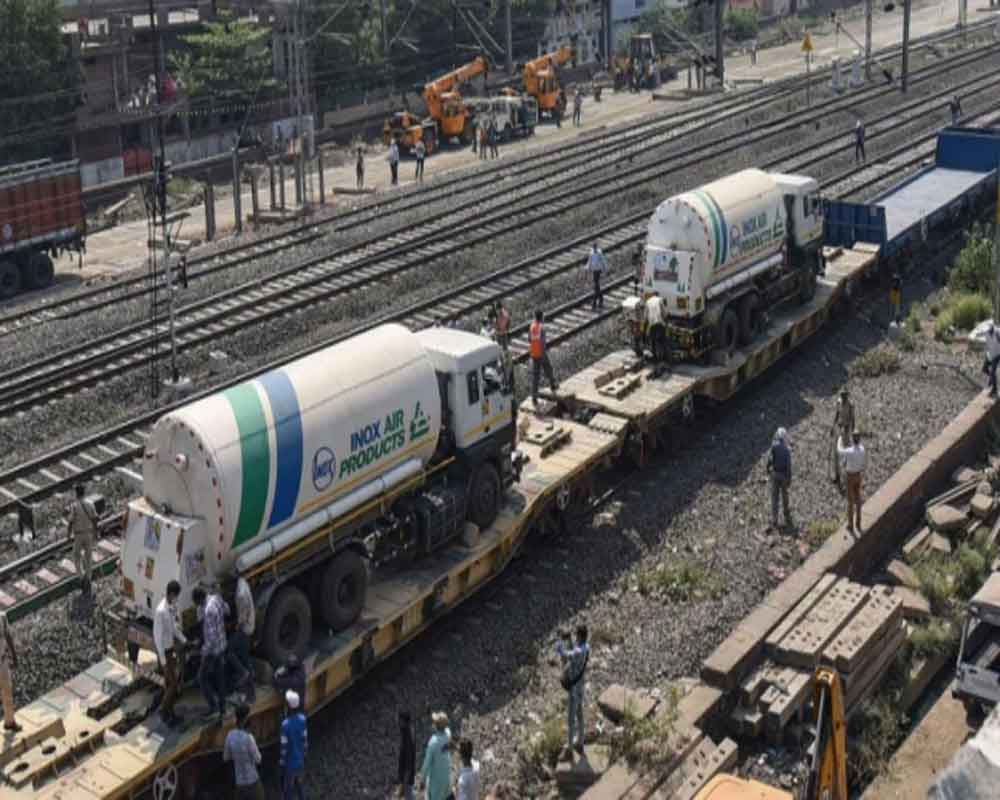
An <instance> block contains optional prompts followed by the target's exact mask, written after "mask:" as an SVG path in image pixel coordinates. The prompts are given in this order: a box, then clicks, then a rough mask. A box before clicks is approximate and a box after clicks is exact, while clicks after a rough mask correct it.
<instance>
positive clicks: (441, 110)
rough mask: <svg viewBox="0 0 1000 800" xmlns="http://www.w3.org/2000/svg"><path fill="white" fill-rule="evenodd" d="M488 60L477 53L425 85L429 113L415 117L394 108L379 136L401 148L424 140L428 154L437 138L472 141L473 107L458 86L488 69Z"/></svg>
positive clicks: (435, 146)
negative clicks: (425, 116)
mask: <svg viewBox="0 0 1000 800" xmlns="http://www.w3.org/2000/svg"><path fill="white" fill-rule="evenodd" d="M489 68H490V64H489V62H488V61H487V60H486V58H485V57H483V56H476V58H474V59H473V60H472V61H470V62H469V63H468V64H463V65H462V66H461V67H459V68H458V69H454V70H452V71H451V72H448V73H446V74H444V75H442V76H441V77H440V78H437V79H436V80H433V81H431V82H429V83H427V84H425V85H424V92H423V94H424V102H425V103H426V104H427V113H428V115H429V116H428V117H427V118H426V119H422V120H421V119H418V118H417V117H416V115H415V114H412V113H411V112H409V111H397V112H396V113H395V114H393V115H392V116H391V117H389V118H388V119H387V120H386V121H385V125H384V127H383V129H382V139H383V141H384V142H385V143H386V144H387V145H388V144H389V142H391V141H392V140H393V139H395V140H396V142H397V144H398V145H399V147H400V148H401V149H402V150H411V149H412V148H413V147H414V146H416V144H417V141H418V140H423V142H424V146H425V147H426V148H427V154H428V155H430V154H431V153H432V152H433V151H434V150H436V149H437V146H438V142H441V141H447V140H448V139H452V138H454V137H458V138H460V139H461V140H462V142H463V143H464V144H470V143H471V142H472V124H471V123H472V110H471V109H470V108H469V105H468V104H467V103H466V102H465V100H463V98H462V95H461V94H460V93H459V91H458V87H459V86H460V85H461V84H463V83H465V82H466V81H470V80H472V79H473V78H475V77H476V76H478V75H482V74H484V73H486V72H488V71H489Z"/></svg>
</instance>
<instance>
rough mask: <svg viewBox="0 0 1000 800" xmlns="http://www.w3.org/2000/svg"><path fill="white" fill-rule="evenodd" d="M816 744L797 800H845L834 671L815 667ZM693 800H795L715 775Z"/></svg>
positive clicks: (839, 696) (842, 727)
mask: <svg viewBox="0 0 1000 800" xmlns="http://www.w3.org/2000/svg"><path fill="white" fill-rule="evenodd" d="M813 708H815V709H816V741H815V742H814V743H813V747H814V750H813V758H812V766H811V768H810V770H809V782H808V783H807V784H806V790H805V794H803V795H801V800H847V730H846V721H845V719H844V695H843V690H842V687H841V683H840V676H839V675H838V674H837V671H836V670H835V669H830V668H829V667H819V668H818V669H817V670H816V675H815V676H814V678H813ZM695 800H795V799H794V795H792V794H790V793H789V792H786V791H783V790H781V789H775V788H774V787H772V786H768V785H767V784H765V783H760V782H759V781H753V780H745V779H743V778H737V777H736V776H734V775H717V776H716V777H714V778H713V779H712V780H710V781H709V782H708V783H707V784H706V785H705V787H704V788H703V789H702V790H701V791H700V792H699V793H698V795H697V796H696V797H695Z"/></svg>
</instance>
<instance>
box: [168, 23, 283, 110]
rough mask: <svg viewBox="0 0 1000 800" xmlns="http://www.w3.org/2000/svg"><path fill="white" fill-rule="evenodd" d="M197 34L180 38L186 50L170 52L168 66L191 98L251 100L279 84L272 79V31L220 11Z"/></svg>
mask: <svg viewBox="0 0 1000 800" xmlns="http://www.w3.org/2000/svg"><path fill="white" fill-rule="evenodd" d="M202 27H203V30H201V31H199V32H198V33H192V34H188V35H187V36H183V37H181V39H182V41H183V42H184V43H185V45H187V48H188V49H186V50H179V51H175V52H172V53H170V54H169V61H170V66H171V68H172V69H173V71H174V73H175V74H176V75H177V77H178V78H179V79H180V81H181V84H182V85H183V87H184V89H185V91H186V92H187V93H188V95H189V96H191V97H193V98H200V97H226V98H229V99H238V100H251V99H252V98H253V97H254V96H258V97H262V96H264V95H265V94H267V93H268V92H270V91H271V90H273V89H275V88H277V87H278V86H279V81H277V80H276V79H275V78H274V72H273V65H272V59H271V48H270V46H269V41H270V37H271V31H270V29H269V28H267V27H266V26H264V25H259V24H257V23H256V22H253V21H251V20H248V19H236V18H234V17H233V16H232V14H231V13H230V12H223V13H220V14H219V19H218V20H216V21H215V22H207V23H205V24H204V25H203V26H202Z"/></svg>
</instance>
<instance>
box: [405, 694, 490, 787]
mask: <svg viewBox="0 0 1000 800" xmlns="http://www.w3.org/2000/svg"><path fill="white" fill-rule="evenodd" d="M431 725H432V728H433V730H432V732H431V736H430V738H429V739H428V741H427V746H426V748H425V750H424V760H423V762H422V764H421V767H420V770H419V771H418V770H417V745H416V740H415V739H414V736H413V717H412V715H411V714H410V712H409V711H401V712H400V713H399V769H398V774H397V789H398V792H399V796H400V797H401V798H404V800H414V797H415V794H414V792H415V790H416V789H417V787H418V786H419V788H420V790H421V791H426V797H427V800H447V799H448V798H452V800H479V798H480V793H481V792H482V775H481V771H480V766H479V762H478V761H477V760H476V759H475V758H473V752H474V747H473V744H472V741H471V740H469V739H462V740H461V741H460V742H459V745H458V755H459V760H460V763H461V766H460V767H459V772H458V779H457V780H456V781H455V782H454V785H453V784H452V757H451V753H452V749H451V748H452V736H451V729H450V728H449V727H448V715H447V714H445V713H444V712H443V711H435V712H434V713H433V714H431Z"/></svg>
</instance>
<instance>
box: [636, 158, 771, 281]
mask: <svg viewBox="0 0 1000 800" xmlns="http://www.w3.org/2000/svg"><path fill="white" fill-rule="evenodd" d="M786 219H787V212H786V210H785V204H784V193H783V191H782V189H781V187H780V186H779V185H778V183H777V182H776V181H775V179H774V178H773V177H772V176H771V175H769V174H768V173H766V172H764V171H762V170H759V169H746V170H743V171H742V172H737V173H735V174H733V175H729V176H727V177H725V178H721V179H719V180H717V181H713V182H712V183H709V184H706V185H705V186H702V187H700V188H698V189H695V190H693V191H690V192H684V193H683V194H679V195H675V196H674V197H670V198H668V199H667V200H664V201H663V202H662V203H660V205H659V206H658V207H657V209H656V211H654V212H653V216H652V217H651V219H650V221H649V233H648V238H647V258H646V270H647V273H649V275H647V277H649V278H651V277H652V272H653V270H655V269H659V268H661V266H662V268H664V269H666V268H667V266H668V264H667V263H666V262H668V261H669V260H670V258H672V257H673V254H675V253H685V254H694V258H693V259H692V262H693V264H694V265H696V266H695V267H694V268H695V269H698V270H700V271H701V274H700V275H698V276H692V278H691V283H692V284H696V285H699V286H700V287H702V288H703V289H708V288H710V287H711V286H712V285H713V284H715V283H718V282H719V281H721V280H724V279H725V278H727V277H728V276H730V275H732V274H733V273H734V272H737V271H738V270H740V269H742V268H743V267H745V266H747V265H749V264H752V263H754V262H756V261H759V260H760V259H762V258H767V257H768V256H770V255H773V254H774V253H777V252H779V251H780V250H781V247H782V245H783V244H784V241H785V231H786ZM661 260H662V261H664V262H665V263H664V264H663V265H660V263H659V261H661ZM648 284H649V285H652V281H649V282H648Z"/></svg>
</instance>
